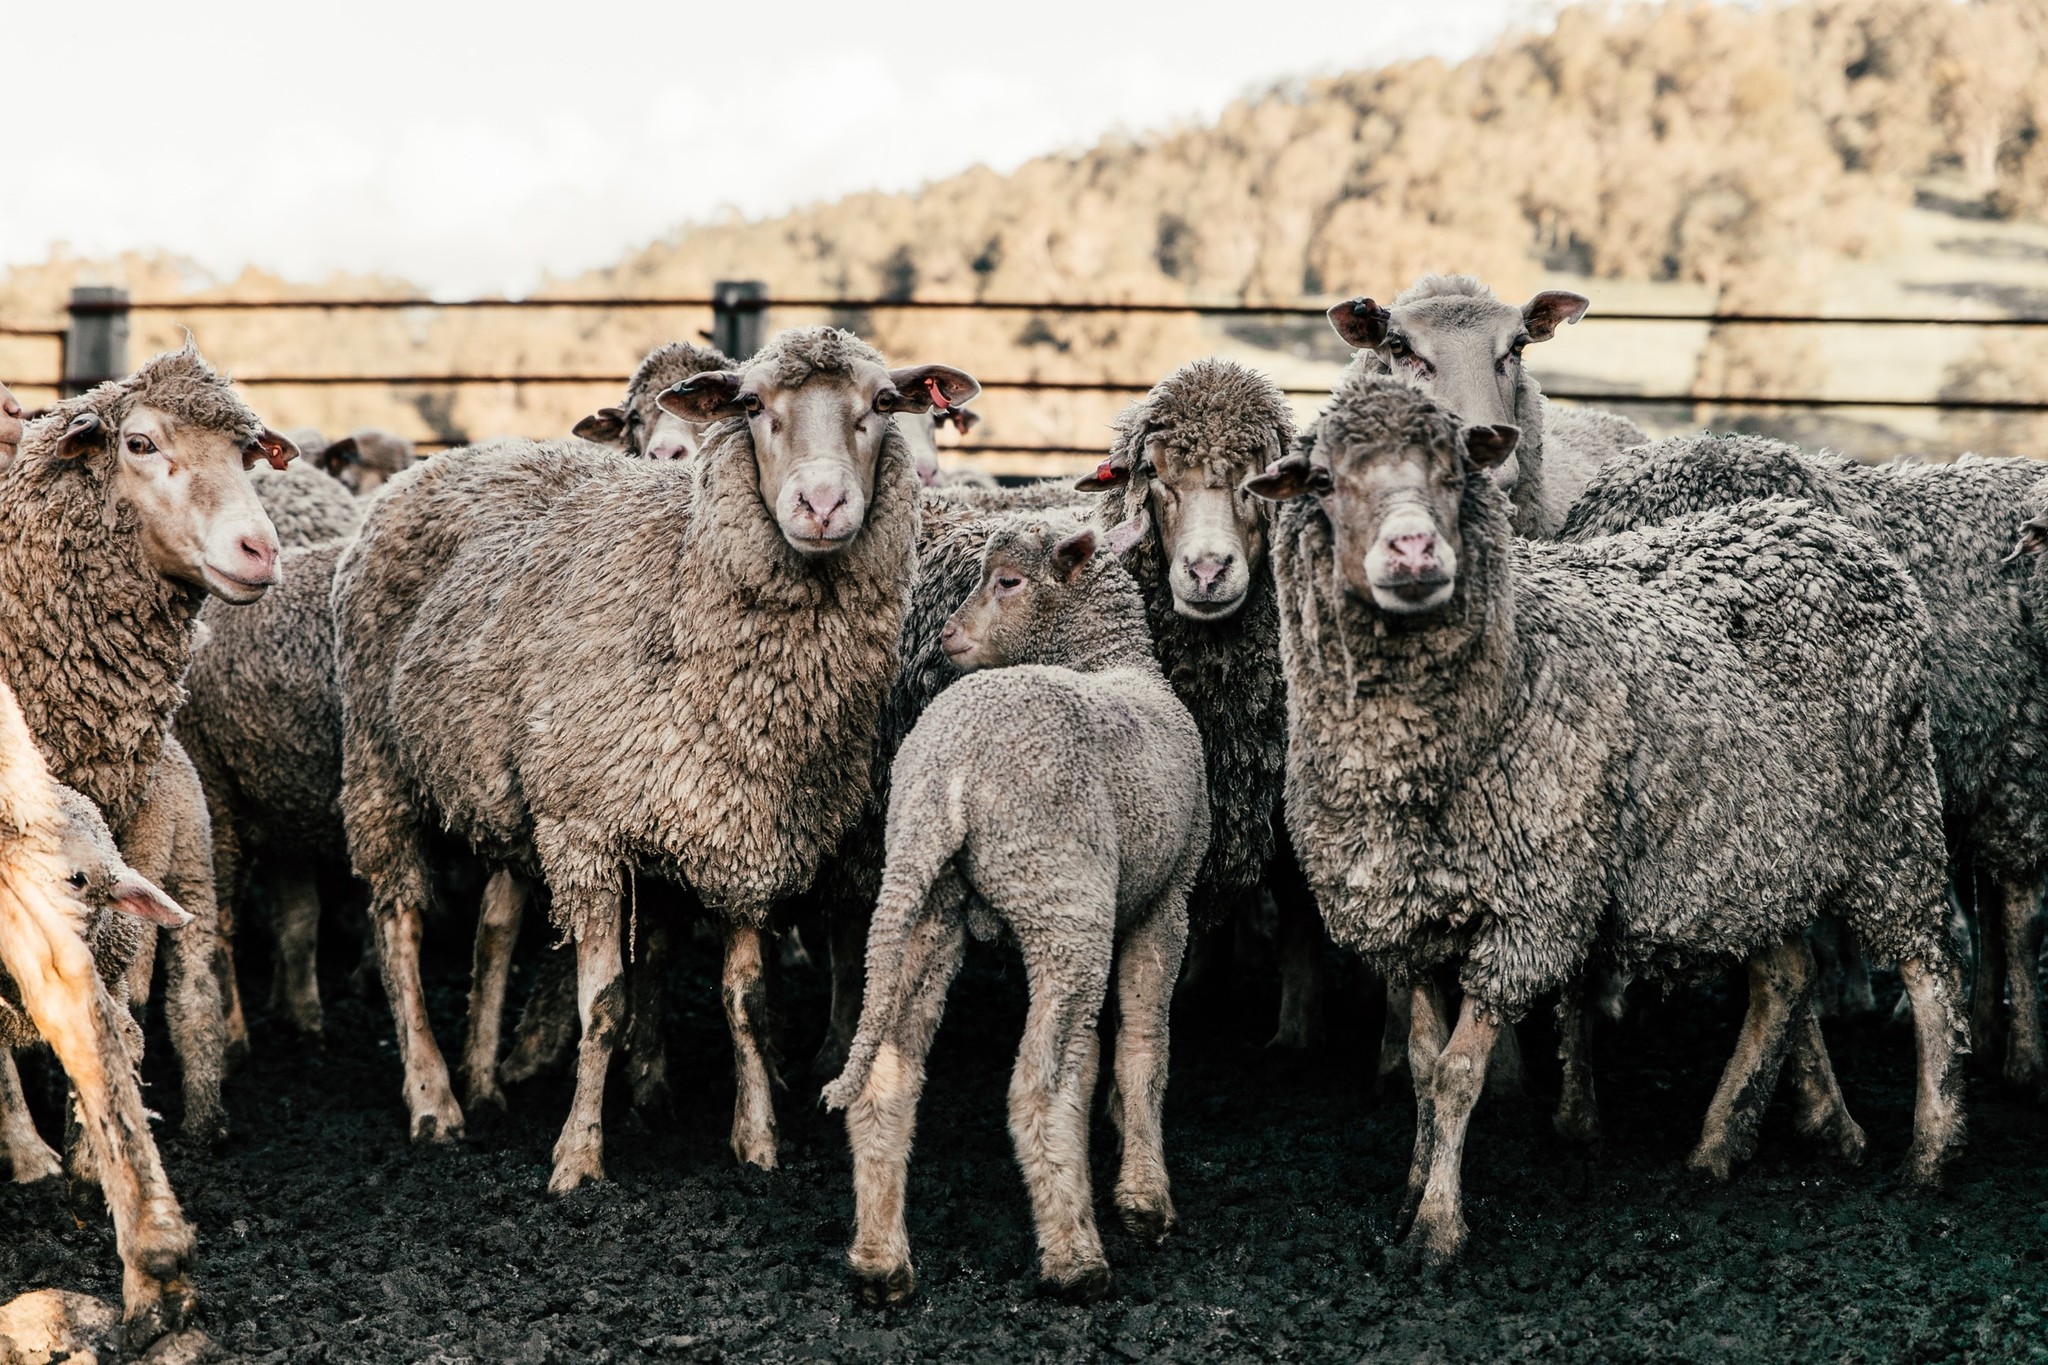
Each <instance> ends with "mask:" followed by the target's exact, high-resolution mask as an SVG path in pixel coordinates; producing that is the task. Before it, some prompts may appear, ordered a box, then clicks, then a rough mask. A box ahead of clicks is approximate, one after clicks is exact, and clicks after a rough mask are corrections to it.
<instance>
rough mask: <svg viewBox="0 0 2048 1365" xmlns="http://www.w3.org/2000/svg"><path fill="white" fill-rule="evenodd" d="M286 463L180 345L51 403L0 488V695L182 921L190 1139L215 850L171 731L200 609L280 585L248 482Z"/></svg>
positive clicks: (180, 985) (218, 1049)
mask: <svg viewBox="0 0 2048 1365" xmlns="http://www.w3.org/2000/svg"><path fill="white" fill-rule="evenodd" d="M296 454H297V449H296V447H294V446H293V445H292V443H291V442H290V441H289V440H287V439H286V438H284V437H282V436H280V435H278V434H277V433H276V432H274V431H272V430H271V429H269V428H268V427H266V426H264V425H263V423H262V422H261V421H260V420H259V419H258V418H257V417H256V415H255V414H254V413H253V412H251V411H250V410H249V409H248V407H247V406H245V405H244V404H243V403H242V401H241V400H240V399H239V398H237V397H236V396H235V395H234V393H233V391H232V390H231V389H230V388H229V386H228V382H227V380H226V379H225V378H224V377H223V376H221V375H220V374H218V373H216V372H215V371H214V370H213V369H212V368H211V367H210V366H208V365H207V363H206V362H205V360H203V359H202V358H201V357H200V356H199V353H198V352H197V351H196V350H195V349H194V348H193V347H192V345H191V343H190V342H189V340H188V341H187V343H186V345H185V347H184V349H182V350H180V351H175V352H168V353H165V354H163V355H160V356H158V357H156V358H155V359H153V360H151V361H150V362H148V363H147V364H145V365H144V366H142V368H141V369H139V370H137V371H136V372H135V374H134V375H132V376H130V377H129V378H127V379H121V380H113V381H110V382H108V383H105V384H102V385H100V386H98V387H97V388H95V389H93V390H91V391H90V392H88V393H86V394H84V395H82V396H80V397H76V398H70V399H66V400H64V401H62V402H60V403H58V404H57V405H56V406H55V407H54V408H52V409H51V410H50V412H49V413H48V414H47V415H46V416H44V417H42V418H39V419H38V420H37V421H35V422H33V423H31V424H30V425H29V428H28V431H27V432H26V433H25V435H24V437H23V441H22V447H21V453H20V456H19V457H18V458H17V459H16V460H15V462H14V463H13V465H11V466H10V467H9V468H8V470H7V472H6V474H5V475H4V476H0V598H4V599H6V600H8V601H11V602H14V603H18V604H23V605H24V606H26V607H27V608H28V609H27V610H19V611H11V612H7V613H4V614H0V677H4V678H5V680H6V681H7V682H9V683H10V684H11V685H12V686H13V688H14V691H15V693H16V696H17V697H18V698H19V700H20V703H21V707H22V710H23V712H24V714H25V715H26V716H27V718H28V723H29V728H30V730H31V732H32V733H34V734H35V736H36V739H37V742H38V743H39V744H40V745H41V746H42V748H43V751H44V754H45V756H46V757H47V758H48V760H49V762H50V766H51V768H52V771H53V772H54V773H55V774H56V777H57V779H58V780H59V781H61V782H63V783H65V784H66V785H68V786H71V787H74V788H76V789H77V790H78V791H80V792H81V793H83V794H84V795H85V796H86V798H87V799H89V800H91V801H92V802H93V803H94V804H96V805H97V806H99V808H100V809H101V810H102V811H103V812H104V813H105V815H106V817H107V823H108V824H109V825H110V826H111V827H112V828H113V830H114V831H115V835H116V837H117V838H118V840H119V842H120V846H121V850H122V853H123V855H124V856H125V857H126V858H127V859H128V861H129V862H130V863H132V864H133V865H134V866H135V867H136V868H137V869H138V870H139V871H141V872H142V874H143V875H144V876H146V877H148V878H149V879H150V880H151V881H152V882H154V883H156V884H157V885H158V886H161V887H162V888H163V889H164V890H165V891H166V892H167V893H168V894H170V896H171V897H172V898H173V899H175V900H176V901H177V902H178V903H179V904H180V905H182V906H184V907H185V909H187V910H189V911H191V912H192V913H193V915H194V916H195V917H196V920H197V922H196V923H194V924H193V925H192V926H191V927H189V928H187V929H185V930H182V931H180V932H178V933H175V934H171V935H169V936H168V938H167V941H166V942H167V962H168V973H167V979H168V986H167V998H166V1013H167V1015H168V1017H169V1019H170V1023H171V1037H172V1042H173V1044H174V1045H175V1047H176V1050H177V1052H178V1056H179V1061H180V1063H181V1064H182V1067H183V1070H184V1089H185V1115H184V1129H185V1131H186V1132H187V1133H188V1134H190V1135H192V1136H194V1137H197V1138H201V1139H213V1138H217V1137H219V1136H220V1135H222V1134H223V1133H225V1131H226V1126H227V1116H226V1113H225V1111H224V1110H223V1109H222V1108H221V1105H220V1079H221V1068H222V1065H223V1062H224V1051H225V1047H226V1042H225V1039H224V1037H223V1029H222V1021H221V1007H222V1001H221V997H220V991H219V989H218V987H217V984H216V980H215V975H214V973H215V963H214V959H215V956H216V953H217V949H218V939H219V934H218V926H217V921H216V907H215V903H214V887H213V876H212V866H211V864H212V854H211V848H210V845H211V843H212V835H211V832H210V828H209V823H208V820H207V814H206V805H205V800H204V796H203V793H202V790H201V788H200V785H199V780H198V776H197V774H196V773H194V772H193V770H192V767H191V764H190V761H189V759H187V758H186V757H185V753H184V750H183V748H182V747H181V746H179V744H178V743H177V741H176V739H175V738H173V737H172V735H171V727H170V722H171V716H172V713H173V712H174V711H176V709H177V707H178V705H179V703H180V701H182V699H183V689H182V687H181V686H180V678H181V677H182V675H183V673H184V671H185V666H186V664H187V662H188V661H189V659H190V655H191V650H192V645H193V642H194V640H195V638H196V636H197V634H198V630H199V621H198V618H199V609H200V606H201V604H202V603H204V602H205V600H206V598H207V597H208V596H209V595H211V596H213V597H217V598H220V599H222V600H224V601H228V602H233V603H238V604H241V603H249V602H253V601H255V600H257V599H258V598H260V597H261V596H262V595H263V593H264V592H265V591H266V590H268V588H269V587H270V585H271V584H272V583H274V582H276V580H277V556H278V544H277V533H276V531H275V530H274V529H273V528H272V527H271V524H270V519H269V518H268V516H266V515H265V513H264V511H263V507H262V504H261V502H260V501H259V500H258V498H257V496H256V493H255V491H254V488H253V487H252V485H251V483H250V480H249V476H248V468H249V466H251V465H254V464H255V463H256V462H258V461H259V460H263V461H268V462H269V463H270V464H271V465H272V466H274V467H282V466H283V465H284V464H286V463H287V462H288V461H289V460H291V459H292V458H293V457H294V456H295V455H296ZM148 957H149V955H148V954H147V953H145V955H144V961H145V962H146V961H147V960H148ZM146 970H147V968H146V967H141V966H139V967H138V972H142V971H146Z"/></svg>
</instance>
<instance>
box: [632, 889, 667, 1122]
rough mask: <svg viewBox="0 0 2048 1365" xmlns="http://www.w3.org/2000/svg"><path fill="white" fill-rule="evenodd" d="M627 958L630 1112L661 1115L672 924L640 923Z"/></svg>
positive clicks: (658, 919) (664, 1111)
mask: <svg viewBox="0 0 2048 1365" xmlns="http://www.w3.org/2000/svg"><path fill="white" fill-rule="evenodd" d="M639 937H640V942H639V944H638V945H637V947H636V948H635V950H634V953H633V971H632V974H631V979H630V981H629V984H628V990H627V995H628V997H629V999H630V1005H629V1007H628V1009H627V1013H626V1083H627V1085H628V1086H629V1087H630V1088H631V1089H632V1091H633V1107H634V1108H635V1109H638V1110H639V1111H640V1112H641V1113H643V1114H655V1115H660V1114H667V1113H669V1112H670V1111H671V1110H672V1109H673V1108H674V1104H675V1101H674V1098H673V1095H672V1093H671V1092H670V1090H669V1084H668V1042H667V1037H666V1035H665V1034H664V1032H663V1030H662V1023H663V1020H664V1017H665V1015H666V1014H667V1006H668V966H669V961H670V959H671V958H672V957H673V956H674V951H673V948H674V943H675V929H674V925H673V923H672V921H671V920H670V919H668V918H667V917H663V916H659V915H657V916H656V917H654V918H652V919H650V920H644V921H643V922H642V924H641V928H640V936H639Z"/></svg>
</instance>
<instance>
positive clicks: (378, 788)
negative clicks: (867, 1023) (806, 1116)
mask: <svg viewBox="0 0 2048 1365" xmlns="http://www.w3.org/2000/svg"><path fill="white" fill-rule="evenodd" d="M928 384H929V385H935V386H937V387H938V388H939V389H940V390H941V391H942V392H943V394H944V395H945V397H946V398H947V400H948V401H949V402H951V403H957V402H962V401H965V400H966V399H968V398H971V397H973V396H974V394H975V393H976V392H977V391H978V388H977V386H976V385H975V383H974V381H973V380H972V379H971V378H970V377H968V376H967V375H965V374H963V373H961V372H960V371H958V370H954V369H950V368H948V367H945V366H937V365H926V366H917V367H912V368H907V369H898V370H893V371H892V370H889V369H887V368H885V366H884V365H883V363H882V360H881V357H880V356H878V355H877V354H876V353H875V352H874V351H873V350H872V349H871V348H870V347H868V346H866V345H865V344H863V343H862V342H860V341H859V340H858V339H856V338H854V337H853V336H852V335H851V334H849V333H846V332H841V331H837V330H834V329H830V328H815V329H808V330H801V331H792V332H785V333H783V334H782V335H781V336H779V337H777V338H776V339H775V340H774V341H773V342H771V343H770V344H769V345H768V346H767V347H765V348H764V349H763V350H762V351H761V352H760V353H759V354H758V355H756V356H755V357H754V358H753V359H752V360H751V361H749V362H748V363H747V366H746V368H745V369H744V370H740V371H733V370H722V371H716V372H713V373H710V374H702V375H698V376H696V377H695V378H693V379H691V380H689V381H687V382H686V383H684V384H682V385H680V386H678V387H677V388H675V389H672V390H670V391H669V392H668V393H667V394H666V395H665V396H664V397H663V400H662V405H663V407H664V408H665V409H666V410H668V411H671V412H674V413H676V414H677V415H679V416H682V417H684V418H685V419H687V420H690V421H698V422H711V423H716V424H717V425H715V426H714V427H713V428H712V430H711V431H710V432H709V434H708V437H707V441H706V445H705V448H704V450H703V451H702V452H701V453H700V455H699V457H698V459H697V460H696V461H695V462H683V463H678V462H673V461H646V460H631V459H625V458H622V457H618V456H614V455H608V454H601V453H596V452H593V451H591V450H590V449H589V447H588V446H587V445H581V446H578V447H576V448H568V447H566V446H565V447H559V448H555V449H552V450H549V449H547V448H542V449H541V450H539V451H536V452H534V453H533V454H532V457H531V458H520V457H518V456H513V455H509V454H507V453H505V452H492V451H488V450H485V451H469V452H456V453H453V454H449V455H444V456H442V457H440V458H438V459H436V460H433V461H430V462H429V463H427V464H426V465H423V466H421V467H420V468H419V469H417V470H414V471H409V472H408V473H406V474H404V475H401V476H400V478H399V479H397V480H395V481H394V482H393V483H392V485H391V486H390V487H389V488H387V489H386V490H385V492H384V493H383V494H382V495H381V496H380V497H379V499H378V500H377V503H376V505H375V506H374V507H373V509H372V510H371V513H370V517H369V520H368V521H367V523H366V524H365V525H364V527H363V531H362V534H361V535H360V536H359V537H358V538H357V539H356V541H355V542H354V543H353V544H352V545H351V546H350V547H349V549H348V550H347V551H346V552H345V553H344V554H343V556H342V560H341V563H340V565H339V566H338V568H337V571H336V576H335V589H334V594H335V595H334V607H335V618H336V627H337V651H336V652H337V658H338V662H339V671H340V679H341V690H342V699H343V710H342V715H343V743H342V774H343V786H342V813H343V818H344V822H345V824H346V827H347V833H348V841H349V853H350V857H351V859H352V861H353V862H354V865H355V869H356V872H357V874H358V875H359V876H361V877H362V878H363V879H364V880H365V881H367V882H368V883H369V884H370V888H371V904H372V908H373V913H374V916H375V920H376V928H377V935H378V942H379V946H380V951H381V954H382V964H383V969H384V976H385V985H386V988H387V990H388V991H389V993H390V995H391V999H392V1012H393V1014H394V1016H395V1017H396V1019H397V1021H398V1028H399V1040H400V1051H401V1056H402V1059H403V1061H404V1063H405V1070H406V1089H405V1094H406V1102H407V1107H408V1109H409V1110H410V1111H411V1115H412V1132H413V1136H414V1138H415V1139H416V1140H445V1139H447V1138H449V1137H452V1136H453V1135H454V1134H456V1133H458V1132H460V1131H461V1126H462V1111H461V1109H460V1108H459V1106H457V1104H456V1103H455V1097H454V1095H453V1093H452V1091H451V1090H450V1088H449V1083H448V1075H447V1068H446V1065H445V1063H444V1062H443V1061H442V1059H441V1055H440V1052H439V1049H438V1048H437V1047H436V1046H435V1044H434V1040H433V1035H432V1032H431V1031H430V1029H429V1028H428V1025H427V1020H426V1013H425V1008H424V1003H423V1001H422V997H421V990H420V982H419V958H418V944H419V934H420V918H419V917H420V911H421V906H422V903H423V901H424V899H425V896H426V888H427V869H426V863H425V849H424V846H423V842H422V838H423V833H424V830H425V828H426V827H427V824H428V822H429V821H435V822H439V823H443V824H445V825H447V826H448V827H449V828H451V829H452V830H454V831H455V832H457V833H459V834H460V835H462V836H464V837H466V838H467V839H468V841H469V842H470V843H471V844H472V845H473V846H474V847H475V848H476V849H477V850H478V852H479V853H480V854H482V855H483V856H484V857H486V858H487V859H489V860H491V861H494V862H500V863H505V864H510V865H513V866H517V867H519V868H521V869H522V870H525V871H527V872H529V873H531V872H533V871H538V872H539V873H540V874H541V875H544V876H545V877H546V879H547V883H548V887H549V890H550V891H551V892H552V894H553V903H554V910H555V914H556V916H557V918H558V919H559V921H560V922H561V923H562V924H563V925H564V927H566V928H567V929H569V931H570V932H571V934H572V935H573V937H574V940H575V943H576V958H577V1008H578V1015H579V1019H580V1022H581V1024H582V1029H583V1039H582V1043H581V1044H580V1047H579V1052H578V1058H577V1084H576V1097H575V1101H574V1104H573V1107H572V1110H571V1113H570V1116H569V1120H568V1122H567V1124H566V1125H565V1126H564V1128H563V1132H562V1137H561V1140H560V1142H559V1143H558V1144H557V1145H556V1149H555V1167H554V1173H553V1176H552V1177H551V1179H550V1181H549V1188H550V1189H552V1190H555V1191H558V1192H560V1191H566V1190H570V1189H573V1188H575V1187H576V1186H578V1185H580V1184H582V1183H584V1182H585V1181H589V1180H594V1179H599V1178H602V1175H603V1163H602V1127H601V1114H602V1101H603V1092H604V1078H605V1070H606V1067H607V1065H608V1063H609V1061H610V1058H611V1053H612V1050H613V1046H614V1043H615V1041H616V1036H617V1030H618V1028H619V1026H620V1025H621V1023H622V1022H623V1017H624V1001H623V999H622V991H621V985H620V977H621V975H622V972H623V970H624V963H623V957H622V949H623V944H622V942H621V940H622V938H623V937H624V935H623V934H622V932H621V929H622V926H621V922H620V921H621V913H620V912H621V903H620V902H621V893H622V891H623V890H624V884H625V879H626V877H627V875H628V874H629V873H630V872H631V871H632V870H633V869H635V868H638V867H647V868H650V869H651V870H654V871H657V872H659V873H661V874H663V875H665V876H668V877H670V878H671V879H673V880H675V881H678V882H679V883H681V884H682V885H684V886H686V887H688V888H689V889H690V890H691V891H692V892H694V893H695V894H696V895H697V896H698V898H699V899H700V900H701V901H702V902H703V903H704V905H705V906H706V907H707V908H708V909H710V910H711V911H712V913H713V914H714V915H716V916H717V917H718V919H719V920H720V921H721V922H722V923H723V925H724V927H725V932H726V968H725V979H724V1002H725V1007H726V1017H727V1021H728V1023H729V1025H730V1026H731V1029H732V1034H733V1046H734V1058H735V1068H736V1071H737V1073H738V1076H737V1079H738V1090H739V1094H738V1101H737V1104H736V1106H735V1114H734V1120H733V1150H734V1152H735V1153H736V1154H737V1155H738V1156H739V1158H740V1159H741V1160H743V1161H746V1162H750V1163H752V1164H754V1165H758V1166H763V1167H772V1166H773V1165H774V1164H775V1162H776V1151H775V1124H774V1113H773V1109H772V1106H771V1101H770V1087H771V1085H772V1077H771V1074H770V1071H769V1065H768V1061H767V1057H766V1056H765V1055H764V1051H763V1043H764V1038H765V1035H764V1024H765V1019H764V1017H763V1010H764V1006H765V998H764V996H765V990H764V983H763V979H762V946H761V944H762V930H763V928H764V927H765V925H766V924H767V922H768V918H769V915H770V913H771V910H772V908H773V906H774V904H775V902H776V901H778V900H781V899H784V898H787V897H790V896H793V895H796V894H798V893H799V892H801V891H803V890H804V889H805V888H806V887H807V886H809V884H810V882H811V880H812V878H813V877H814V876H815V875H816V872H817V869H818V866H819V864H820V862H821V861H822V860H823V858H824V857H825V855H826V854H827V853H829V852H830V851H831V849H832V847H833V846H834V845H835V844H836V843H837V842H838V840H839V839H840V837H841V836H842V835H843V834H844V833H845V831H846V829H847V828H848V826H849V825H850V824H851V823H852V821H853V819H854V817H855V816H856V815H857V814H858V812H859V810H860V805H861V800H862V797H863V795H864V793H865V791H866V788H867V785H868V782H869V759H870V754H871V752H872V747H873V743H874V727H875V716H876V712H877V711H878V710H879V708H880V706H881V702H882V697H883V694H884V692H885V691H886V690H887V687H888V684H889V680H890V679H891V678H892V677H893V676H894V674H895V671H896V642H897V634H898V630H899V627H900V625H901V623H902V618H903V611H904V607H905V604H906V601H907V599H908V595H909V586H910V576H911V572H912V569H913V567H914V565H913V553H914V539H915V523H916V511H915V500H916V478H915V475H913V474H912V472H911V469H910V464H909V459H908V455H907V452H906V451H905V450H904V447H903V442H902V438H901V436H900V435H897V434H896V433H895V430H894V427H893V424H892V423H891V421H890V415H891V414H892V413H895V412H899V411H907V412H920V411H923V410H924V409H925V408H926V407H927V406H928V405H930V403H931V401H932V400H931V397H930V394H929V392H928V388H927V386H928Z"/></svg>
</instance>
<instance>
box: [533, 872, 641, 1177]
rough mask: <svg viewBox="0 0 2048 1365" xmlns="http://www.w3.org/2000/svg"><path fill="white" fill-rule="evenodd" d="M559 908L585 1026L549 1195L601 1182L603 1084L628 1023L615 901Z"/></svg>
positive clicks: (569, 902) (563, 900)
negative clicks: (572, 939)
mask: <svg viewBox="0 0 2048 1365" xmlns="http://www.w3.org/2000/svg"><path fill="white" fill-rule="evenodd" d="M556 895H557V900H558V903H560V904H562V905H563V906H564V908H565V909H566V910H567V911H568V912H569V914H570V922H571V923H572V924H575V925H576V926H577V929H576V1017H577V1021H578V1022H579V1023H580V1024H581V1025H582V1027H583V1037H582V1041H581V1042H579V1043H578V1044H577V1048H576V1096H575V1098H574V1099H572V1100H571V1101H570V1102H569V1119H568V1122H566V1123H564V1124H563V1125H562V1135H561V1136H560V1137H559V1138H557V1139H555V1169H554V1174H553V1175H551V1176H549V1177H548V1193H549V1194H567V1193H569V1191H571V1190H573V1189H576V1188H577V1187H579V1186H581V1185H585V1184H588V1183H589V1182H591V1181H593V1180H602V1179H604V1081H605V1073H606V1072H608V1071H609V1070H610V1069H611V1064H612V1051H613V1049H614V1048H615V1047H617V1046H618V1041H619V1033H620V1031H621V1029H622V1027H623V1026H624V1024H625V1022H626V983H625V975H626V962H625V959H624V957H622V956H621V955H620V952H619V937H620V935H619V916H618V905H617V900H616V897H613V896H608V895H600V896H597V897H595V898H592V899H594V900H595V901H596V902H597V903H595V904H586V905H578V904H576V901H575V899H572V898H571V897H569V896H567V895H566V894H564V893H562V892H559V891H558V892H557V893H556Z"/></svg>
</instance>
